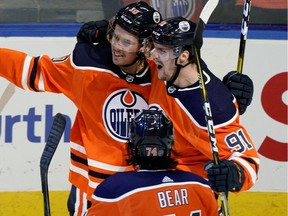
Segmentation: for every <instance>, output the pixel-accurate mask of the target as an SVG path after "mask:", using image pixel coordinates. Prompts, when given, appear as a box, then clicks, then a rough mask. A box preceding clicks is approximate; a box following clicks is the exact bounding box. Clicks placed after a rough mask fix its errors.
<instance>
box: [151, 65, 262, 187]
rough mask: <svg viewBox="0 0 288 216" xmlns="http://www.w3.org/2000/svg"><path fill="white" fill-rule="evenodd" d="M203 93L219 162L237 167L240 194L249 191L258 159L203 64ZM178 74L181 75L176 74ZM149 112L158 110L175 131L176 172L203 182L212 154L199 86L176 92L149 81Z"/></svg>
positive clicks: (230, 102) (226, 95)
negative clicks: (240, 171)
mask: <svg viewBox="0 0 288 216" xmlns="http://www.w3.org/2000/svg"><path fill="white" fill-rule="evenodd" d="M202 68H203V69H204V70H205V71H206V72H204V75H205V80H206V90H207V94H208V98H209V102H210V106H211V112H212V117H213V123H214V129H215V135H216V137H212V139H213V140H214V141H216V143H217V146H218V151H219V157H220V159H229V160H233V161H235V162H237V163H239V164H240V165H241V166H242V167H243V168H244V170H245V183H244V185H243V187H242V190H248V189H249V188H251V187H252V186H253V185H254V184H255V182H256V180H257V176H258V175H257V173H258V169H259V157H258V154H257V151H256V149H255V147H254V144H253V142H252V140H251V139H250V137H249V134H248V133H247V131H246V130H245V128H244V127H243V126H242V125H241V124H240V122H239V113H238V111H237V110H238V109H237V103H236V100H235V98H234V97H233V95H231V92H230V91H229V90H228V89H227V88H226V86H225V85H224V84H223V83H222V82H221V80H219V79H218V78H217V77H215V76H214V75H213V74H212V73H211V72H210V71H209V70H208V68H207V66H206V65H205V63H204V62H203V66H202ZM180 73H181V72H180ZM152 83H153V84H152V88H151V94H150V100H149V106H150V109H162V110H163V111H164V112H165V113H166V114H167V115H168V116H169V118H170V119H171V120H172V122H173V125H174V131H175V144H174V149H175V150H176V152H177V153H178V155H175V158H176V159H177V160H178V161H179V166H178V169H183V170H190V171H192V172H193V173H196V174H198V175H200V176H202V177H204V178H206V177H207V176H206V175H207V174H206V171H205V170H204V165H205V163H206V162H207V161H209V160H212V151H211V146H210V141H209V136H208V130H207V126H206V121H205V113H204V108H203V102H202V95H201V91H200V87H199V83H198V82H197V83H195V84H193V85H191V86H189V87H187V88H177V86H174V85H172V84H169V83H165V82H163V81H160V80H159V79H158V77H157V74H154V76H153V78H152Z"/></svg>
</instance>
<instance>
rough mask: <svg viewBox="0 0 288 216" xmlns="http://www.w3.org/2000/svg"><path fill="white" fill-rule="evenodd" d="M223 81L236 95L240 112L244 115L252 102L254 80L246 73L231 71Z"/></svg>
mask: <svg viewBox="0 0 288 216" xmlns="http://www.w3.org/2000/svg"><path fill="white" fill-rule="evenodd" d="M223 83H224V84H225V85H226V86H227V87H228V89H229V90H230V91H231V93H232V94H233V95H234V96H235V98H236V100H237V103H238V107H239V113H240V115H242V114H243V113H244V112H245V111H246V109H247V107H248V106H249V105H250V104H251V102H252V97H253V92H254V87H253V81H252V80H251V79H250V77H248V76H247V75H245V74H240V73H237V71H230V72H229V73H228V74H226V75H225V76H224V78H223Z"/></svg>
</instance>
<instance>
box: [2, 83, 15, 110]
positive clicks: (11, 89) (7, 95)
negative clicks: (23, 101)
mask: <svg viewBox="0 0 288 216" xmlns="http://www.w3.org/2000/svg"><path fill="white" fill-rule="evenodd" d="M14 93H15V85H14V84H13V83H9V85H8V86H7V87H6V89H5V90H4V93H3V94H2V96H1V98H0V113H1V112H2V111H3V109H4V108H5V106H6V105H7V104H8V102H9V100H10V99H11V98H12V96H13V94H14Z"/></svg>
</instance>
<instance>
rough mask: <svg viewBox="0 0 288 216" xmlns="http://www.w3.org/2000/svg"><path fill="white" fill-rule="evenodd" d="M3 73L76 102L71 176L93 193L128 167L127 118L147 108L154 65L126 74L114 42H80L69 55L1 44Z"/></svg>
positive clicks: (22, 84) (24, 84) (29, 86)
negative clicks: (31, 51)
mask: <svg viewBox="0 0 288 216" xmlns="http://www.w3.org/2000/svg"><path fill="white" fill-rule="evenodd" d="M0 56H5V58H0V76H2V77H4V78H6V79H8V80H9V81H11V82H13V83H14V84H15V85H16V86H18V87H20V88H22V89H25V90H31V91H36V92H38V91H39V92H43V91H46V92H54V93H63V94H64V95H65V96H67V97H68V98H69V99H70V100H71V101H72V102H73V103H74V104H75V105H76V107H77V108H78V111H77V115H76V118H75V122H74V125H73V127H72V130H71V146H70V149H71V164H70V174H69V180H70V182H71V183H72V184H73V185H74V186H76V187H77V188H79V189H80V190H81V191H83V192H86V193H87V199H91V195H92V194H93V192H94V190H95V188H96V187H97V185H98V184H99V183H100V182H102V181H103V179H105V178H106V177H108V176H110V175H111V174H114V173H115V172H122V171H124V170H125V169H126V161H125V159H126V157H125V154H126V142H127V139H128V124H129V122H130V120H131V118H133V117H134V116H135V114H137V113H138V112H140V111H142V110H143V109H147V108H148V97H149V94H150V88H151V70H156V69H155V68H154V69H153V67H152V66H151V67H150V69H151V70H150V69H149V67H148V66H147V70H145V71H144V72H143V73H142V74H140V75H139V76H133V75H129V74H126V73H124V72H122V71H121V70H120V68H119V67H117V66H115V65H114V64H113V62H112V56H111V48H110V47H109V46H108V47H107V46H105V47H104V46H103V47H102V46H100V45H99V46H98V45H97V46H95V45H88V44H77V45H76V47H75V49H74V51H73V53H72V54H71V55H67V56H64V57H62V58H54V59H51V58H50V57H49V56H46V55H43V56H40V57H32V56H29V55H27V54H25V53H22V52H18V51H13V50H9V49H0Z"/></svg>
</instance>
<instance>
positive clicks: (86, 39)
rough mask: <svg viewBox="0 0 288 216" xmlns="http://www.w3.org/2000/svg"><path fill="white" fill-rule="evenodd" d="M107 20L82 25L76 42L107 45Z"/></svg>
mask: <svg viewBox="0 0 288 216" xmlns="http://www.w3.org/2000/svg"><path fill="white" fill-rule="evenodd" d="M107 28H108V21H107V20H100V21H90V22H86V23H84V24H83V25H82V26H81V27H80V29H79V31H78V33H77V42H80V43H107V42H108V41H107V39H106V34H107Z"/></svg>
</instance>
